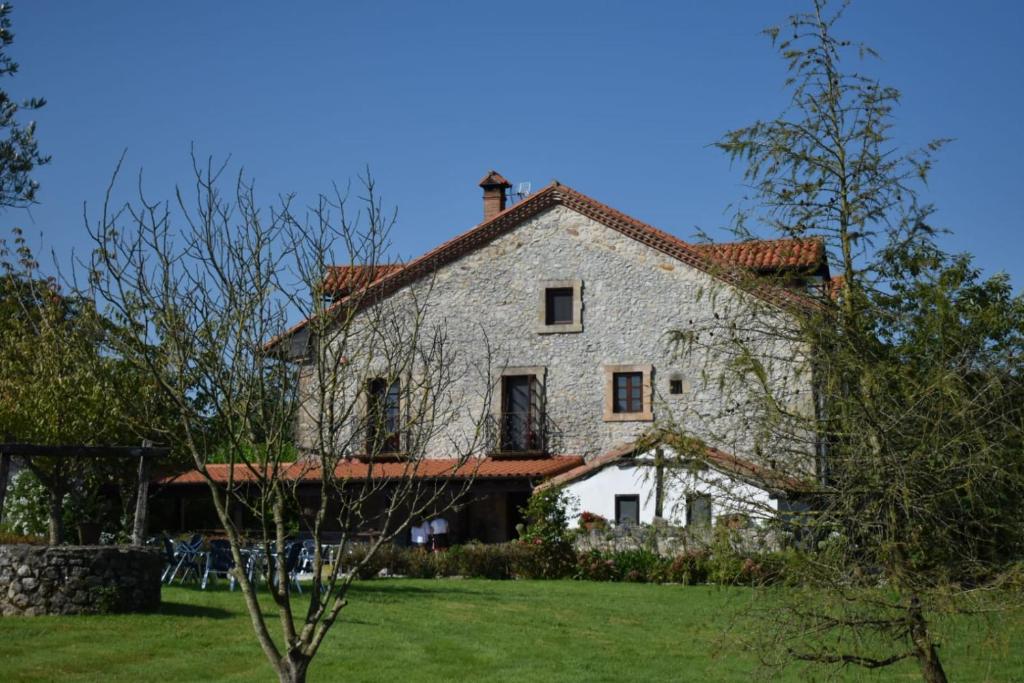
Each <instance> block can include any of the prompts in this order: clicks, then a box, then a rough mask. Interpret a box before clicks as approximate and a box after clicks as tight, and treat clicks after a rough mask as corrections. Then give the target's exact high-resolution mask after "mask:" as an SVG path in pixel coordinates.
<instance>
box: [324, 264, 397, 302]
mask: <svg viewBox="0 0 1024 683" xmlns="http://www.w3.org/2000/svg"><path fill="white" fill-rule="evenodd" d="M404 267H405V266H404V264H401V263H378V264H376V265H362V266H359V265H350V266H327V274H326V275H325V276H324V293H325V294H328V295H330V296H335V297H339V296H346V295H347V294H351V293H352V292H354V291H355V290H357V289H360V288H362V287H365V286H366V285H368V284H370V283H373V282H376V281H377V280H380V279H381V278H383V277H386V276H388V275H391V273H394V272H396V271H398V270H401V269H402V268H404Z"/></svg>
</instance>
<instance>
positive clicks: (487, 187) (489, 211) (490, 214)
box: [480, 171, 512, 221]
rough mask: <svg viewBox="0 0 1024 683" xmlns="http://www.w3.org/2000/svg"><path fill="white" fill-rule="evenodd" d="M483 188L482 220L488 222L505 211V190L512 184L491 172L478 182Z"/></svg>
mask: <svg viewBox="0 0 1024 683" xmlns="http://www.w3.org/2000/svg"><path fill="white" fill-rule="evenodd" d="M480 187H482V188H484V220H485V221H489V220H491V219H492V218H494V217H495V216H497V215H498V214H499V213H501V212H502V211H504V210H505V190H507V189H508V188H510V187H512V183H510V182H509V181H507V180H505V179H504V178H503V177H502V176H501V174H500V173H498V172H497V171H491V172H490V173H488V174H487V175H485V176H484V179H483V180H481V181H480Z"/></svg>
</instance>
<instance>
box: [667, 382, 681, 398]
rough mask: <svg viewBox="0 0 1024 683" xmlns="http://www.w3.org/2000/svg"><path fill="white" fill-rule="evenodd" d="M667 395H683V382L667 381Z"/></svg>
mask: <svg viewBox="0 0 1024 683" xmlns="http://www.w3.org/2000/svg"><path fill="white" fill-rule="evenodd" d="M668 393H670V394H681V393H683V380H681V379H670V380H669V381H668Z"/></svg>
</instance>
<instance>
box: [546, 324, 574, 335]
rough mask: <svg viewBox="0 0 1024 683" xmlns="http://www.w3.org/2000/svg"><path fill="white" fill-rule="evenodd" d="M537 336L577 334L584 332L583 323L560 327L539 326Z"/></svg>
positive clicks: (561, 325) (559, 325)
mask: <svg viewBox="0 0 1024 683" xmlns="http://www.w3.org/2000/svg"><path fill="white" fill-rule="evenodd" d="M535 331H536V332H537V334H577V333H579V332H582V331H583V323H560V324H558V325H538V326H537V329H536V330H535Z"/></svg>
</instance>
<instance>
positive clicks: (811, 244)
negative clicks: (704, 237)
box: [693, 238, 825, 272]
mask: <svg viewBox="0 0 1024 683" xmlns="http://www.w3.org/2000/svg"><path fill="white" fill-rule="evenodd" d="M693 248H694V249H696V250H698V251H700V252H704V253H709V254H713V255H714V256H717V257H719V258H722V259H723V260H725V261H728V262H729V263H732V264H734V265H737V266H741V267H743V268H749V269H750V270H754V271H757V272H777V271H782V270H816V269H818V268H819V267H821V265H822V264H823V263H824V261H825V244H824V242H823V241H822V240H820V239H816V238H802V239H780V240H750V241H746V242H721V243H715V244H695V245H693Z"/></svg>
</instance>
